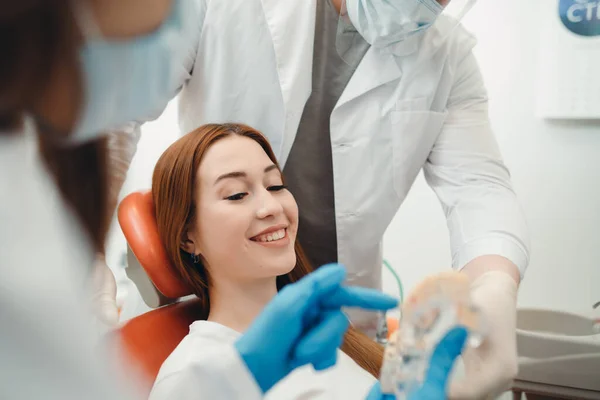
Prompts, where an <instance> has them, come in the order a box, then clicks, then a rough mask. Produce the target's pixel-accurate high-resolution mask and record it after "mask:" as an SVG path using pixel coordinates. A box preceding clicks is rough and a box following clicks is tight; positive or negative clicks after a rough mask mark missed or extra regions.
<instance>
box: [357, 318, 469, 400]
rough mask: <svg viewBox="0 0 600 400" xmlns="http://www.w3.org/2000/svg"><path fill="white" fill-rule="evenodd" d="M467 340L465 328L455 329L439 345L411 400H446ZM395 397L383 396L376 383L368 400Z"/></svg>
mask: <svg viewBox="0 0 600 400" xmlns="http://www.w3.org/2000/svg"><path fill="white" fill-rule="evenodd" d="M466 339H467V331H466V330H465V329H464V328H455V329H453V330H451V331H450V332H448V334H447V335H446V336H445V337H444V339H442V341H441V342H440V343H439V344H438V346H437V347H436V349H435V351H434V352H433V355H432V356H431V360H430V361H429V369H428V370H427V375H426V376H425V381H424V382H423V385H421V387H420V388H419V389H417V390H416V391H415V392H414V393H412V394H411V395H410V396H409V400H439V399H446V398H448V395H447V394H446V389H447V387H448V379H449V377H450V372H451V371H452V366H453V365H454V361H455V360H456V358H457V357H458V356H459V355H460V353H461V352H462V349H463V346H464V344H465V340H466ZM395 398H396V397H395V396H394V395H389V394H382V393H381V386H380V385H379V383H376V384H375V386H373V389H372V390H371V392H370V393H369V395H368V396H367V400H395Z"/></svg>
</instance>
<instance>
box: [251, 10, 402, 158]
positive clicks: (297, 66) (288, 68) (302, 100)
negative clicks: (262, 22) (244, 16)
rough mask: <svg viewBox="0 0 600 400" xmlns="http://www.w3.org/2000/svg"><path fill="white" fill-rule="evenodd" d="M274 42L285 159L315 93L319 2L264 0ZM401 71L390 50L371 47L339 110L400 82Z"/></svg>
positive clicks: (345, 91)
mask: <svg viewBox="0 0 600 400" xmlns="http://www.w3.org/2000/svg"><path fill="white" fill-rule="evenodd" d="M261 2H262V6H263V10H264V13H265V17H266V21H267V25H268V28H269V31H270V34H271V38H272V40H273V47H274V50H275V58H276V61H277V71H278V79H279V84H280V86H281V93H282V96H283V102H284V105H285V113H286V122H285V125H286V128H285V133H284V138H283V143H282V153H281V154H282V155H283V159H285V158H286V155H287V154H288V153H289V150H290V149H291V146H292V144H293V142H294V139H295V134H296V131H297V129H298V125H299V123H300V118H301V117H302V111H303V110H304V106H305V104H306V102H307V100H308V98H309V96H310V94H311V91H312V66H313V50H314V35H315V20H316V10H317V3H316V2H317V0H293V1H292V0H290V1H286V2H285V3H286V4H285V5H282V2H281V0H261ZM401 76H402V71H401V69H400V66H399V65H398V62H397V59H396V57H394V55H393V54H391V53H390V52H389V51H383V50H380V49H375V48H371V49H369V50H368V51H367V53H366V54H365V56H364V58H363V60H362V61H361V63H360V64H359V66H358V68H357V70H356V71H355V73H354V75H353V76H352V78H351V79H350V81H349V82H348V85H347V87H346V89H345V90H344V92H343V93H342V96H341V98H340V99H339V101H338V104H337V105H336V108H337V107H339V106H341V105H342V104H344V103H346V102H348V101H350V100H352V99H355V98H357V97H359V96H361V95H363V94H365V93H367V92H369V91H371V90H373V89H375V88H377V87H378V86H381V85H384V84H386V83H388V82H391V81H393V80H396V79H399V78H400V77H401Z"/></svg>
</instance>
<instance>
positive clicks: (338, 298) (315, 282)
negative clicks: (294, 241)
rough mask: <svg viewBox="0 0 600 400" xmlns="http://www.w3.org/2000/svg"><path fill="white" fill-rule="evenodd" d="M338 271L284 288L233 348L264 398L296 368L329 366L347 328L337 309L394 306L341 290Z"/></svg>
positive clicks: (376, 295) (378, 296) (374, 295)
mask: <svg viewBox="0 0 600 400" xmlns="http://www.w3.org/2000/svg"><path fill="white" fill-rule="evenodd" d="M345 277H346V270H345V269H344V267H342V266H340V265H336V264H334V265H328V266H324V267H321V268H319V269H318V270H317V271H315V272H313V273H312V274H310V275H308V276H306V277H304V278H303V279H301V280H300V281H298V282H296V283H294V284H290V285H287V286H286V287H285V288H283V289H282V290H281V292H279V293H278V294H277V296H275V298H274V299H273V300H272V301H271V302H270V303H269V304H268V305H267V306H266V307H265V309H264V310H263V312H262V313H261V314H260V315H259V316H258V318H257V319H256V320H255V321H254V322H253V323H252V325H251V326H250V328H248V330H247V331H246V332H245V334H244V335H243V336H242V337H240V339H239V340H238V341H237V342H236V343H235V346H236V348H237V350H238V352H239V353H240V355H241V358H242V359H243V360H244V362H245V364H246V366H247V367H248V369H249V370H250V372H251V373H252V375H253V376H254V378H255V379H256V382H257V383H258V386H260V388H261V389H262V391H263V393H265V392H267V391H268V390H269V389H270V388H271V387H273V385H275V384H276V383H277V382H279V381H280V380H281V379H283V378H284V377H285V376H287V375H288V374H289V373H290V372H291V371H292V370H294V369H295V368H297V367H300V366H303V365H306V364H312V365H313V367H314V368H315V369H316V370H323V369H327V368H329V367H331V366H333V365H334V364H335V363H336V361H337V350H338V348H339V347H340V345H341V344H342V341H343V338H344V334H345V333H346V330H347V329H348V326H349V321H348V318H347V317H346V315H345V314H344V313H343V312H342V311H341V307H359V308H363V309H368V310H381V311H383V310H389V309H390V308H394V307H396V306H397V305H398V300H396V299H394V298H393V297H390V296H387V295H385V294H382V293H380V292H378V291H375V290H370V289H363V288H353V287H344V286H342V283H343V281H344V279H345Z"/></svg>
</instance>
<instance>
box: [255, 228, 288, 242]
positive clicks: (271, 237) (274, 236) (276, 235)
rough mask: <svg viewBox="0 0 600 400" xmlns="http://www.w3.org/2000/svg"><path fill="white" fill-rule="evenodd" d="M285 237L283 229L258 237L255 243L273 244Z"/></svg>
mask: <svg viewBox="0 0 600 400" xmlns="http://www.w3.org/2000/svg"><path fill="white" fill-rule="evenodd" d="M284 237H285V229H280V230H278V231H276V232H271V233H267V234H266V235H260V236H257V237H256V241H257V242H273V241H275V240H280V239H283V238H284Z"/></svg>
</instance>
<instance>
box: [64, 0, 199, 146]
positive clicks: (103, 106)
mask: <svg viewBox="0 0 600 400" xmlns="http://www.w3.org/2000/svg"><path fill="white" fill-rule="evenodd" d="M187 1H188V0H175V1H174V2H173V10H172V11H171V15H170V16H169V17H168V18H167V20H165V21H164V22H163V24H162V26H161V27H159V28H158V29H157V30H156V31H154V32H152V33H150V34H147V35H143V36H139V37H134V38H128V39H122V40H117V39H111V40H107V39H105V38H102V37H101V35H99V34H95V33H93V32H90V29H89V28H90V26H94V22H93V21H92V20H91V19H92V18H90V17H89V16H87V17H86V10H79V11H81V12H80V13H79V15H78V16H79V22H80V25H82V29H83V28H85V29H86V30H87V31H84V34H85V39H86V42H85V44H84V45H83V48H82V49H81V66H82V75H83V89H84V99H85V101H84V104H83V106H82V109H81V114H80V118H79V120H78V122H77V124H76V126H75V129H74V132H73V133H72V135H71V137H72V139H73V140H74V141H76V142H78V141H83V140H87V139H91V138H94V137H96V136H98V135H99V134H101V133H102V132H103V131H105V130H107V129H110V128H118V127H119V126H121V125H124V124H126V123H128V122H132V121H135V120H141V119H147V118H150V117H154V116H157V115H158V114H159V113H160V112H162V110H163V109H164V108H165V106H166V105H167V103H168V102H169V100H171V98H172V97H173V96H174V95H175V92H176V90H177V85H178V81H177V78H178V76H177V68H176V66H177V65H179V64H177V62H178V61H179V60H181V55H180V52H181V51H183V46H182V45H181V43H182V42H183V41H184V38H185V36H184V34H185V33H186V32H187V30H186V29H187V28H189V25H190V22H191V23H193V20H192V21H190V19H189V18H187V17H186V15H185V13H186V9H185V7H184V4H185V3H187ZM187 13H188V14H190V13H189V10H187ZM87 14H89V9H88V10H87ZM186 24H187V25H186Z"/></svg>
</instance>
